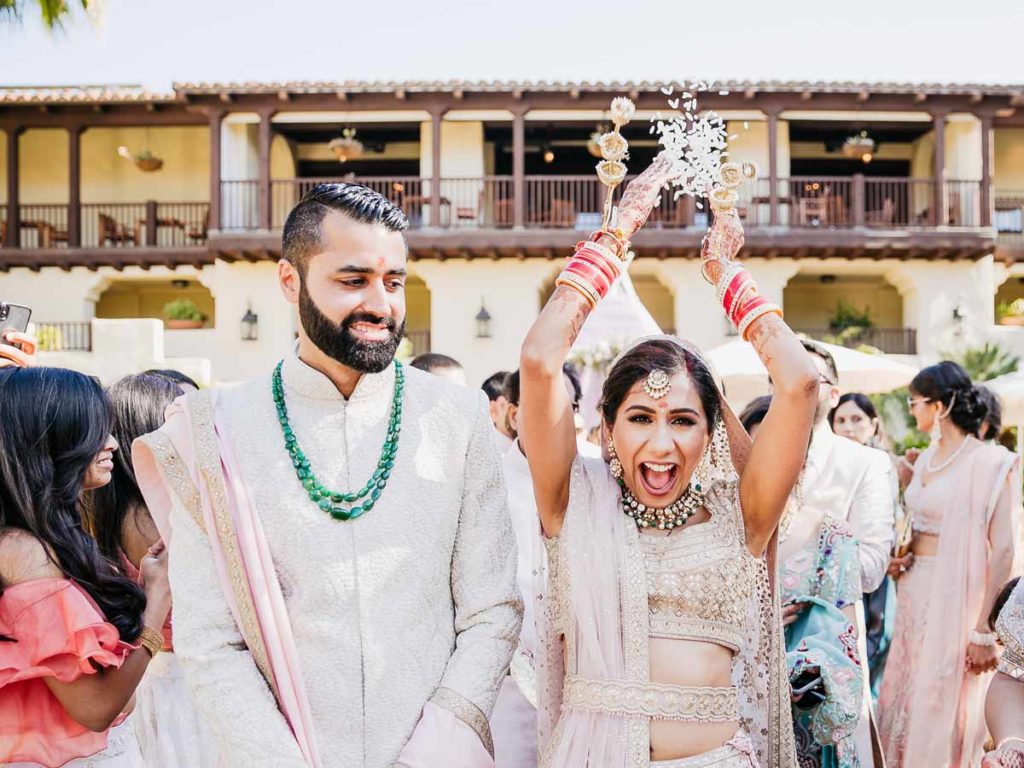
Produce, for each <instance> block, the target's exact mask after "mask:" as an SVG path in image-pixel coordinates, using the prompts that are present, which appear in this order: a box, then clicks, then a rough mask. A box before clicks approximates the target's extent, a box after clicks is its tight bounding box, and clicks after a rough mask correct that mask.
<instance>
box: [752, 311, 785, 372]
mask: <svg viewBox="0 0 1024 768" xmlns="http://www.w3.org/2000/svg"><path fill="white" fill-rule="evenodd" d="M784 333H793V331H792V330H790V327H789V326H788V325H786V323H785V321H784V320H783V319H782V318H781V317H779V316H778V315H776V314H767V315H765V316H764V317H760V318H758V319H757V320H755V321H754V324H753V325H751V326H750V330H749V331H747V339H748V340H749V341H750V343H751V344H753V345H754V350H755V351H756V352H757V356H758V357H760V358H761V362H762V363H764V367H765V368H769V367H770V366H771V363H772V356H771V354H770V353H769V352H768V350H767V349H766V348H767V346H768V342H770V341H771V340H772V339H775V338H777V337H779V336H781V335H783V334H784Z"/></svg>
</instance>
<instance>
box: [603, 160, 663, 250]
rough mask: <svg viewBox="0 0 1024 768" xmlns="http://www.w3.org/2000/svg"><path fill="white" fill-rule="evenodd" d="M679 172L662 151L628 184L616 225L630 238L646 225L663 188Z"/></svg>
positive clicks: (625, 236) (624, 235)
mask: <svg viewBox="0 0 1024 768" xmlns="http://www.w3.org/2000/svg"><path fill="white" fill-rule="evenodd" d="M677 174H678V169H677V167H676V164H675V163H674V162H673V161H672V159H671V157H669V155H668V153H667V152H664V151H663V152H661V153H659V154H658V156H657V157H656V158H654V162H653V163H651V164H650V165H649V166H648V167H647V170H645V171H644V172H643V173H641V174H640V175H639V176H637V177H636V178H635V179H633V181H631V182H630V183H629V184H628V185H627V186H626V191H625V192H624V193H623V195H622V200H621V201H620V202H619V217H618V221H617V222H616V226H617V228H618V229H619V231H620V232H622V235H623V237H624V238H625V239H626V240H628V239H629V238H630V237H632V235H633V234H634V233H635V232H636V231H637V230H638V229H640V227H642V226H643V225H644V222H645V221H647V217H648V216H650V215H651V211H652V210H654V204H655V202H657V200H658V198H659V196H660V195H661V190H662V188H663V187H664V186H665V185H666V184H668V183H669V182H670V181H672V180H673V179H674V178H675V177H676V175H677Z"/></svg>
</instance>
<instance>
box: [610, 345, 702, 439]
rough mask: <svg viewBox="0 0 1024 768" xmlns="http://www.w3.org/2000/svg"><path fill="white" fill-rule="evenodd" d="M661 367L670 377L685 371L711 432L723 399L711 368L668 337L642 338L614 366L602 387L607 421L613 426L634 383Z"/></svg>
mask: <svg viewBox="0 0 1024 768" xmlns="http://www.w3.org/2000/svg"><path fill="white" fill-rule="evenodd" d="M658 370H660V371H664V372H665V373H667V374H668V375H669V376H670V377H671V376H675V375H676V374H677V373H679V372H681V371H686V373H687V374H688V375H689V377H690V380H691V381H693V383H694V386H696V387H697V393H698V395H699V396H700V404H701V406H702V407H703V408H704V417H705V418H706V419H707V421H708V432H712V431H713V430H714V428H715V426H716V425H717V424H718V418H719V416H720V415H721V410H722V401H721V399H720V397H719V394H718V387H717V386H716V385H715V379H714V377H713V376H712V375H711V370H710V369H709V368H708V366H707V364H706V363H705V362H704V361H703V360H701V359H700V358H699V357H697V355H695V354H694V353H692V352H690V351H689V350H687V349H684V348H683V347H681V346H679V345H678V344H676V343H675V342H672V341H669V340H667V339H649V340H647V341H642V342H640V343H639V344H637V345H636V346H635V347H633V348H632V349H631V350H629V351H628V352H626V353H625V354H624V355H623V356H622V357H621V358H619V360H618V362H616V363H615V365H613V366H612V369H611V370H610V371H609V372H608V378H607V379H605V380H604V386H603V387H602V388H601V404H600V408H601V415H602V416H603V417H604V420H605V423H606V424H608V425H609V426H611V425H613V424H614V423H615V416H616V415H617V414H618V412H619V408H620V407H622V403H623V402H624V401H625V399H626V396H627V395H628V394H629V390H631V389H632V388H633V385H635V384H636V383H637V382H638V381H641V380H642V379H646V378H647V377H648V376H649V375H650V373H651V372H652V371H658Z"/></svg>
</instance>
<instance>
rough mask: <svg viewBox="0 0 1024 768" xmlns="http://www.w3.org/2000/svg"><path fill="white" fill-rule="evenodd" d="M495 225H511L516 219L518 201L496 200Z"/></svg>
mask: <svg viewBox="0 0 1024 768" xmlns="http://www.w3.org/2000/svg"><path fill="white" fill-rule="evenodd" d="M493 216H494V226H495V227H511V226H512V225H513V224H514V223H515V220H516V201H515V200H512V199H503V200H495V201H494V214H493Z"/></svg>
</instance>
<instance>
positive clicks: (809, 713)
mask: <svg viewBox="0 0 1024 768" xmlns="http://www.w3.org/2000/svg"><path fill="white" fill-rule="evenodd" d="M779 583H780V586H781V590H780V592H781V597H782V600H783V602H800V603H806V604H807V607H806V608H805V609H804V610H803V611H802V612H801V614H800V617H799V619H798V620H797V621H796V622H795V623H794V624H792V625H790V626H789V627H787V628H786V651H787V653H786V661H787V665H788V667H789V673H790V679H793V678H794V677H796V676H797V675H799V674H800V672H801V671H802V670H803V669H804V667H808V666H815V667H819V668H820V670H821V676H822V678H823V680H824V683H825V690H826V699H825V701H824V702H822V703H821V704H819V705H818V706H817V707H814V708H813V709H810V710H803V709H797V708H796V707H794V708H793V726H794V730H795V733H796V747H797V759H798V764H799V766H800V768H859V766H860V761H859V760H858V758H857V750H856V746H855V745H854V741H853V734H854V730H855V729H856V727H857V723H858V720H859V718H860V711H861V702H862V698H863V677H862V672H861V662H860V657H859V654H858V652H857V633H856V630H855V628H854V626H853V625H852V624H851V623H850V622H849V620H848V619H847V618H846V615H845V614H843V613H842V609H843V608H845V607H846V606H849V605H854V604H856V602H857V600H858V599H859V598H860V563H859V560H858V555H857V540H856V539H855V538H854V537H853V533H852V531H851V530H850V528H849V527H848V526H847V525H846V523H845V522H843V521H841V520H837V519H835V518H832V517H826V518H825V519H824V520H823V521H822V523H821V532H820V533H819V535H818V538H817V540H816V541H814V542H813V544H810V545H808V546H806V547H805V548H804V549H802V550H800V551H798V552H797V553H796V554H794V555H792V556H791V557H789V559H787V560H786V561H785V562H784V563H783V564H782V567H781V573H780V579H779Z"/></svg>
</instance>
